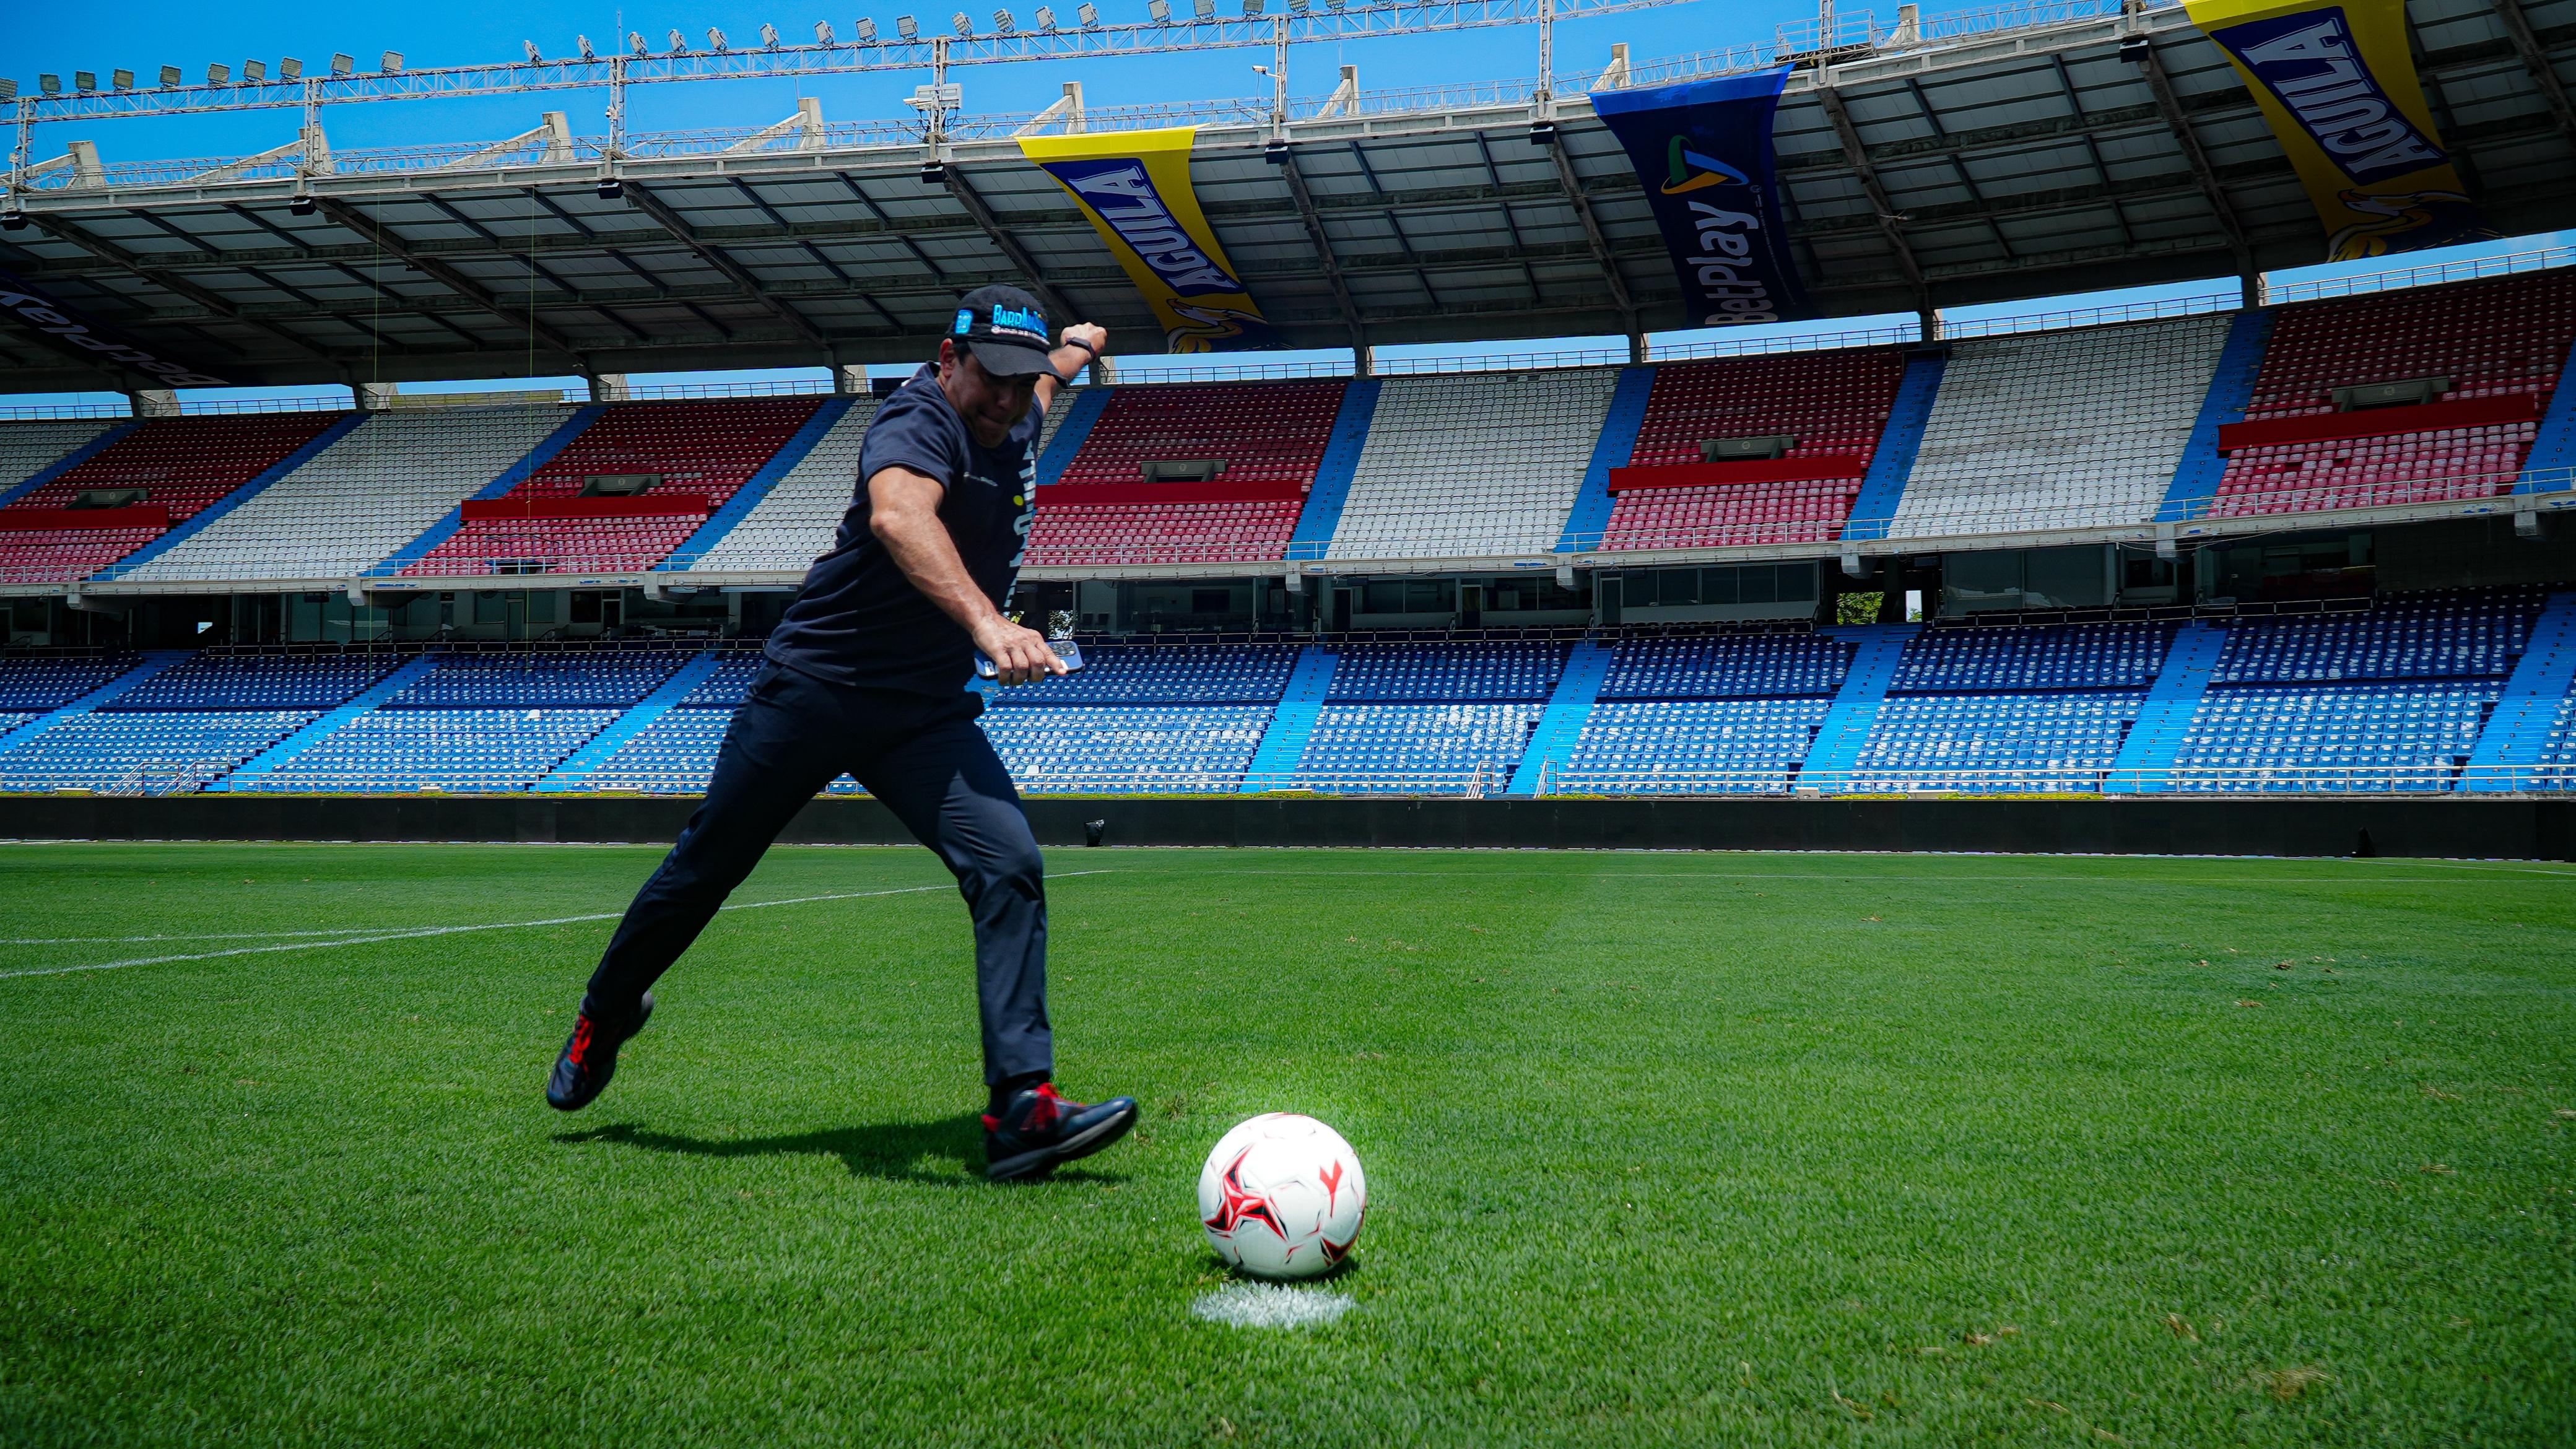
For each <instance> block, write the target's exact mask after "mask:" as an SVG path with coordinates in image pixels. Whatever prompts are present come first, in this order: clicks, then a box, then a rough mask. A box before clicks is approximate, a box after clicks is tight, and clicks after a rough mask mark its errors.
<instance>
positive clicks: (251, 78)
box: [242, 60, 268, 85]
mask: <svg viewBox="0 0 2576 1449" xmlns="http://www.w3.org/2000/svg"><path fill="white" fill-rule="evenodd" d="M266 79H268V62H267V61H264V60H246V61H243V62H242V83H243V84H244V85H257V84H259V83H260V82H261V81H264V80H266Z"/></svg>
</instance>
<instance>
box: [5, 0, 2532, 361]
mask: <svg viewBox="0 0 2576 1449" xmlns="http://www.w3.org/2000/svg"><path fill="white" fill-rule="evenodd" d="M1076 3H1078V0H1059V3H1057V5H1056V8H1057V9H1058V11H1059V12H1061V13H1064V14H1066V15H1068V16H1069V15H1070V13H1071V11H1072V9H1073V6H1074V4H1076ZM1099 3H1100V6H1101V11H1102V15H1103V18H1104V19H1106V20H1108V21H1109V22H1111V23H1120V22H1140V21H1143V20H1144V19H1145V18H1146V13H1145V0H1099ZM1220 4H1221V5H1222V6H1223V8H1225V9H1227V10H1229V11H1232V10H1234V9H1236V8H1237V6H1238V4H1239V0H1220ZM958 8H960V5H959V4H958V3H956V0H951V3H946V4H940V3H933V0H887V3H884V4H866V3H852V4H847V5H843V6H842V7H840V8H838V9H833V10H824V9H818V8H814V7H813V6H811V5H806V6H804V7H803V8H791V7H789V6H788V5H786V4H783V3H777V4H774V3H741V0H720V3H718V0H706V3H699V0H691V3H673V0H635V3H630V4H625V5H620V4H616V3H593V4H588V5H580V6H574V5H566V4H556V3H519V4H507V5H504V4H498V3H489V0H477V3H467V4H447V5H440V6H433V7H387V8H378V7H376V6H360V7H359V8H357V9H354V10H352V9H350V8H348V7H347V6H346V5H325V4H321V3H316V0H294V3H268V4H254V5H250V6H243V7H238V8H236V7H231V6H222V5H206V4H203V3H196V4H185V5H182V4H173V3H167V0H138V3H127V4H122V5H115V6H110V7H108V8H106V9H93V8H91V7H89V6H85V5H42V6H38V5H30V6H28V7H27V9H26V10H25V11H23V12H22V13H20V14H18V15H16V16H15V17H14V18H13V19H12V21H11V36H10V50H9V54H8V56H7V57H6V59H0V74H5V75H9V76H11V77H13V78H14V79H16V80H17V82H18V84H19V85H20V87H21V88H22V89H27V90H32V89H34V87H35V83H36V76H37V74H38V73H39V72H44V71H52V72H55V73H57V74H61V75H64V76H66V77H68V76H69V75H70V73H71V72H73V71H76V70H91V71H96V72H99V73H101V74H105V73H106V72H108V71H110V70H113V69H116V68H118V67H125V68H129V69H132V70H134V71H137V72H139V73H141V74H144V75H147V76H148V75H151V74H153V73H154V72H156V71H157V70H158V69H159V68H160V67H161V66H163V65H176V66H178V67H180V68H181V69H182V71H184V72H185V73H186V74H187V75H188V76H189V77H190V78H191V79H195V78H198V77H201V76H202V75H203V74H204V73H205V68H206V65H207V64H208V63H209V62H222V63H224V64H226V65H229V66H231V67H233V68H234V69H235V71H236V72H238V71H239V69H240V67H241V64H242V62H243V61H244V60H246V59H251V58H258V59H261V60H265V61H266V62H268V63H269V65H270V66H271V67H272V68H274V67H275V65H276V63H277V61H278V60H279V59H280V58H281V57H284V56H290V55H291V56H295V57H298V58H300V59H302V60H303V61H304V62H305V63H306V65H307V66H308V67H310V68H312V69H315V70H319V69H321V68H323V67H324V66H325V65H326V64H327V62H328V60H329V57H330V55H331V53H332V52H333V51H346V52H348V53H349V54H351V55H354V56H358V57H360V63H361V64H362V65H365V66H369V67H372V66H373V65H374V64H375V57H377V56H378V55H379V54H381V53H382V52H384V51H386V50H397V51H400V52H402V54H403V56H404V58H405V60H406V62H407V63H408V64H409V65H411V66H413V67H422V66H434V65H455V64H468V63H475V62H489V61H505V60H513V59H517V58H518V57H519V56H520V54H521V49H520V47H521V42H522V41H534V42H536V44H537V46H538V47H539V49H540V50H541V51H542V52H544V53H545V54H548V55H568V54H571V53H572V50H573V38H574V36H575V35H577V34H586V35H588V36H589V37H590V39H591V41H592V43H593V44H594V45H595V46H597V47H598V48H600V49H601V50H606V49H607V48H608V46H609V45H610V44H611V43H612V41H611V37H613V36H618V35H622V34H624V33H626V32H627V31H640V32H642V33H643V34H644V35H645V36H647V37H648V38H650V39H651V40H652V42H653V44H654V47H655V49H657V50H659V49H661V48H662V39H661V37H662V36H663V34H664V33H665V32H667V31H669V30H671V29H673V28H678V29H681V30H683V31H685V32H687V33H688V35H689V36H690V39H691V43H692V45H696V44H698V43H699V42H700V41H701V40H702V39H703V37H704V34H705V32H706V29H707V27H708V26H711V25H713V26H720V27H722V28H723V29H724V30H725V31H726V33H727V34H728V36H730V37H731V38H732V39H733V40H734V42H735V43H736V44H737V45H739V44H742V43H745V42H754V43H756V37H757V35H758V32H759V28H760V26H761V24H762V22H764V21H766V22H769V23H772V24H775V25H776V26H777V27H778V28H779V30H780V32H781V33H782V34H784V35H786V36H788V37H790V38H792V39H798V40H802V39H807V38H810V37H811V35H812V34H813V26H814V22H815V21H817V20H829V21H830V22H831V23H832V25H833V26H834V28H835V29H836V30H837V31H838V32H839V33H840V34H841V35H842V36H844V37H847V36H849V35H850V34H851V33H852V30H853V27H854V23H855V22H856V20H857V19H858V17H859V16H861V15H869V16H872V17H873V18H875V20H876V21H877V23H878V24H879V25H880V26H881V27H883V28H885V29H886V30H888V31H889V32H890V31H891V30H892V28H893V21H894V18H895V16H896V15H897V14H900V13H905V12H907V11H908V12H909V13H912V14H915V15H917V16H919V17H920V18H921V20H922V21H923V28H924V29H925V30H931V29H939V28H945V25H946V17H947V16H948V14H950V13H951V12H953V11H954V10H956V9H958ZM992 8H993V0H980V3H978V4H975V5H972V6H969V7H968V10H969V13H970V14H971V15H973V16H974V18H975V20H976V22H977V24H978V26H979V27H982V26H986V25H989V24H990V21H991V11H992ZM1011 8H1012V9H1013V11H1014V12H1015V13H1016V15H1017V16H1018V18H1019V20H1020V22H1021V23H1023V24H1026V23H1029V20H1030V16H1031V15H1032V14H1033V13H1034V11H1035V8H1036V5H1035V0H1011ZM1176 8H1180V9H1184V10H1186V3H1185V0H1180V3H1176ZM1929 8H1930V9H1932V10H1933V11H1935V12H1938V11H1941V10H1945V9H1949V8H1953V7H1951V6H1949V5H1944V4H1940V3H1934V4H1933V5H1931V6H1930V7H1929ZM1813 14H1814V9H1813V6H1812V5H1811V4H1809V3H1807V0H1733V3H1722V0H1692V3H1686V4H1679V5H1673V6H1669V7H1664V8H1658V9H1653V10H1641V11H1633V12H1629V13H1626V14H1620V15H1610V16H1604V17H1600V18H1597V19H1591V20H1583V21H1573V22H1567V23H1565V24H1561V25H1560V26H1558V28H1557V64H1558V69H1559V70H1560V71H1575V70H1579V69H1582V68H1585V67H1588V66H1591V65H1594V64H1602V63H1607V61H1608V59H1609V54H1610V46H1611V44H1612V43H1613V42H1614V41H1626V42H1628V43H1629V44H1630V46H1631V49H1632V51H1633V53H1634V55H1635V57H1636V58H1637V59H1638V60H1639V61H1641V62H1642V61H1645V60H1649V59H1652V58H1655V57H1660V56H1671V55H1682V54H1688V53H1691V52H1695V51H1702V50H1712V49H1719V48H1723V47H1728V46H1734V45H1741V44H1746V43H1749V42H1754V41H1761V40H1767V39H1769V38H1770V37H1771V35H1772V33H1773V31H1774V28H1775V27H1776V26H1778V25H1780V24H1782V23H1785V22H1796V21H1802V20H1805V19H1807V18H1809V17H1811V16H1812V15H1813ZM1267 59H1268V56H1267V54H1266V53H1265V52H1262V51H1253V50H1228V51H1211V52H1202V53H1196V54H1189V55H1169V56H1133V57H1120V58H1109V59H1097V60H1085V61H1079V62H1049V63H1043V64H1025V65H996V66H977V67H967V68H963V69H960V70H958V71H956V72H953V73H952V74H953V75H954V78H956V79H957V80H958V81H959V82H960V84H962V85H963V86H964V88H965V103H966V109H967V110H969V111H977V112H985V111H1015V110H1033V109H1036V108H1038V107H1040V106H1043V105H1045V104H1046V103H1047V102H1049V101H1051V100H1053V99H1054V98H1055V97H1056V96H1057V95H1058V94H1060V93H1061V91H1062V86H1063V82H1065V81H1067V80H1080V81H1082V82H1083V85H1084V90H1085V93H1086V96H1087V98H1088V99H1089V101H1090V103H1091V104H1092V105H1094V106H1112V105H1121V104H1134V103H1143V102H1150V101H1156V100H1169V99H1175V98H1194V99H1196V98H1216V97H1226V96H1248V95H1257V94H1262V93H1264V92H1266V90H1267V88H1268V82H1267V81H1266V80H1264V79H1263V78H1261V77H1259V76H1256V75H1254V74H1253V73H1252V65H1253V63H1254V62H1255V61H1261V60H1267ZM1537 62H1538V40H1537V32H1536V30H1535V29H1534V28H1532V27H1526V26H1520V27H1499V28H1495V29H1490V30H1471V31H1463V32H1454V33H1449V34H1443V35H1436V36H1426V37H1419V38H1402V37H1388V38H1378V39H1371V40H1365V41H1359V42H1349V43H1339V44H1331V45H1323V44H1318V45H1306V46H1299V47H1296V48H1295V50H1294V51H1293V52H1292V54H1291V56H1290V62H1289V73H1290V78H1291V89H1292V90H1294V91H1295V92H1296V93H1298V94H1300V95H1320V94H1323V93H1324V92H1327V91H1329V90H1330V89H1331V88H1332V84H1333V81H1334V79H1335V77H1336V75H1337V68H1338V67H1339V66H1340V65H1343V64H1356V65H1358V66H1359V67H1360V80H1361V84H1362V85H1363V86H1366V87H1368V88H1369V89H1372V90H1376V89H1390V88H1398V87H1408V86H1423V85H1435V84H1441V83H1446V82H1460V81H1476V80H1491V79H1497V78H1509V77H1522V76H1528V75H1531V74H1534V73H1535V72H1536V70H1537ZM927 79H928V75H927V72H926V71H925V72H923V73H919V74H913V73H889V74H882V75H873V76H845V77H830V78H825V79H822V80H818V81H814V82H809V83H807V85H806V90H808V91H810V93H812V94H815V95H817V96H819V97H820V99H821V100H822V102H823V109H824V114H825V115H826V116H827V117H828V118H830V119H833V120H864V119H878V118H889V117H902V116H908V115H910V114H911V113H910V111H909V110H908V109H907V108H906V107H905V106H904V105H903V98H904V97H906V96H908V95H909V94H910V93H911V90H912V87H913V86H915V85H917V84H920V83H921V82H923V81H925V80H927ZM799 94H800V90H799V87H798V86H796V85H794V84H790V83H787V82H775V81H722V82H698V83H691V84H677V85H657V86H643V87H637V88H635V89H634V90H632V91H631V92H630V93H629V95H630V100H629V120H628V126H629V128H630V129H631V130H636V131H654V130H694V129H701V128H715V127H726V126H750V125H759V124H764V123H767V122H770V121H774V120H777V119H778V118H780V117H782V116H786V115H788V114H790V113H791V112H792V111H793V110H794V109H795V105H796V100H797V98H798V96H799ZM604 104H605V97H604V95H603V94H599V93H588V92H558V93H553V94H551V95H548V96H545V97H543V98H530V99H528V100H526V101H520V100H515V99H513V100H466V101H405V102H378V103H372V104H363V105H346V106H338V107H333V108H329V109H327V110H326V111H325V112H324V114H323V122H324V126H325V129H326V130H327V131H328V132H329V133H330V136H331V141H332V145H333V147H334V149H337V150H344V151H345V150H354V149H361V148H366V147H375V146H397V145H405V144H421V143H430V142H441V141H466V140H486V139H492V138H497V137H500V136H506V135H511V134H514V133H516V132H519V131H523V130H526V129H527V128H528V127H530V126H532V125H534V124H536V119H537V117H536V113H537V112H538V111H539V110H547V109H562V110H566V111H568V112H570V113H571V119H572V123H573V126H574V129H575V130H576V131H579V132H582V133H584V134H593V133H597V132H601V131H604V130H605V129H606V126H605V123H604V121H603V120H602V118H601V114H600V113H601V110H602V108H603V106H604ZM294 124H295V118H294V115H293V113H292V112H289V111H252V112H242V113H234V114H225V115H213V116H191V117H185V118H177V119H159V120H154V119H117V120H108V121H83V122H74V123H57V124H53V125H48V126H43V127H39V128H38V129H37V133H36V135H35V137H34V146H33V154H34V155H35V156H36V157H38V158H43V157H48V156H56V155H60V154H62V152H63V151H64V150H65V149H66V147H67V146H68V143H69V142H71V141H73V140H92V141H95V142H97V143H98V145H99V149H100V151H101V152H102V153H103V154H104V155H105V156H106V157H107V158H108V159H110V160H147V159H164V158H175V157H195V156H217V157H220V156H235V155H243V154H247V153H250V152H253V151H259V150H264V149H266V148H268V147H270V146H275V145H278V144H281V143H282V142H284V141H286V140H287V139H289V138H290V137H291V135H292V132H293V127H294ZM2543 240H2555V239H2554V238H2553V239H2527V238H2526V239H2517V240H2515V241H2513V242H2511V243H2508V244H2506V245H2504V246H2501V247H2487V248H2476V249H2467V250H2471V251H2476V250H2486V251H2494V250H2516V249H2522V248H2527V247H2530V246H2534V245H2538V244H2541V242H2542V241H2543ZM2446 255H2447V254H2446ZM2409 260H2410V261H2411V260H2415V259H2414V258H2410V259H2409ZM2387 265H2389V264H2388V263H2385V262H2383V263H2376V264H2362V265H2361V266H2360V268H2359V269H2362V270H2381V269H2383V268H2385V267H2386V266H2387ZM2327 270H2332V269H2327ZM2212 287H2213V283H2210V282H2190V283H2182V284H2177V285H2175V286H2171V287H2163V288H2155V289H2147V290H2146V291H2144V292H2141V293H2138V294H2135V295H2139V296H2155V295H2180V294H2187V293H2195V292H2205V291H2209V290H2211V289H2212ZM2091 300H2094V299H2067V298H2036V299H2032V300H2030V301H2027V302H2021V303H2013V304H2009V305H2006V306H2003V307H1982V308H1975V309H1969V311H1968V312H1965V313H1958V314H1954V315H1963V316H1964V315H1992V314H1994V313H1997V312H2022V311H2049V310H2055V309H2058V308H2063V307H2067V306H2070V305H2081V304H2084V303H2087V302H2089V301H2091ZM1870 320H1871V319H1862V318H1836V319H1831V320H1829V321H1826V322H1822V323H1814V324H1787V325H1788V327H1789V328H1791V329H1794V330H1838V329H1843V328H1849V327H1855V326H1863V325H1867V324H1868V322H1869V321H1870ZM1512 345H1513V346H1515V347H1519V346H1524V345H1526V346H1527V347H1530V348H1532V349H1539V348H1553V347H1563V346H1581V345H1596V346H1603V347H1610V346H1617V345H1619V342H1618V339H1615V338H1600V339H1559V340H1556V341H1552V342H1532V343H1529V344H1512ZM1459 350H1478V351H1481V350H1485V349H1484V348H1482V347H1481V346H1480V347H1478V348H1474V349H1456V348H1407V349H1402V351H1404V352H1407V353H1422V352H1445V351H1459ZM1309 355H1312V356H1316V357H1324V356H1336V355H1342V354H1289V356H1292V357H1304V356H1309ZM1122 366H1126V367H1128V368H1129V370H1130V372H1131V374H1132V373H1136V372H1141V371H1144V370H1145V369H1146V368H1148V367H1150V364H1142V363H1137V364H1130V363H1127V362H1124V361H1122ZM810 371H812V373H813V374H814V375H816V376H820V375H821V372H820V369H812V370H810ZM795 375H801V374H799V373H796V372H768V373H740V374H721V375H719V374H686V375H685V376H686V377H688V378H699V377H708V378H712V377H717V376H722V377H725V378H727V379H740V378H750V377H763V376H795ZM681 376H683V375H672V377H670V378H663V379H656V380H677V379H678V378H679V377H681ZM639 380H643V379H640V378H639ZM545 381H555V380H545ZM562 381H573V380H562ZM491 385H493V384H492V383H491V382H489V381H484V382H472V381H460V382H458V383H457V384H455V386H457V387H467V388H470V387H488V386H491ZM521 385H524V383H523V384H521ZM573 385H575V386H578V383H577V381H573ZM228 391H230V392H234V393H256V392H272V393H274V392H286V393H294V392H312V391H315V390H314V389H311V388H301V389H295V388H289V389H239V390H228ZM77 396H78V397H79V398H81V399H96V400H110V399H112V398H113V395H90V394H81V395H77ZM72 400H74V398H73V397H71V396H66V395H62V394H54V395H49V396H45V397H41V398H37V397H28V398H12V397H0V406H6V405H10V404H21V403H60V402H66V401H72Z"/></svg>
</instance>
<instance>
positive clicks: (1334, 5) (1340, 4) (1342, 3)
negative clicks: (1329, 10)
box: [1324, 0, 1348, 10]
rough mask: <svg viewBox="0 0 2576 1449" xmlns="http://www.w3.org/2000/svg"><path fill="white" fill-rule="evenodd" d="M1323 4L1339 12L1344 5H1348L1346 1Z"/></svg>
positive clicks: (1325, 0)
mask: <svg viewBox="0 0 2576 1449" xmlns="http://www.w3.org/2000/svg"><path fill="white" fill-rule="evenodd" d="M1324 3H1325V4H1327V5H1330V6H1332V7H1333V8H1334V9H1336V10H1339V9H1341V8H1342V6H1343V5H1344V4H1346V3H1348V0H1324Z"/></svg>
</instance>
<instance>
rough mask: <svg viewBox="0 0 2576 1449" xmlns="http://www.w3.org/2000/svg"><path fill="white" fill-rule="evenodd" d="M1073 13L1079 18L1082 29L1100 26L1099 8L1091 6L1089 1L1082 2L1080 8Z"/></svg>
mask: <svg viewBox="0 0 2576 1449" xmlns="http://www.w3.org/2000/svg"><path fill="white" fill-rule="evenodd" d="M1073 13H1074V14H1075V15H1077V16H1079V17H1081V19H1082V28H1083V29H1085V30H1089V29H1092V28H1093V27H1095V26H1097V25H1098V24H1100V7H1099V6H1097V5H1094V4H1092V3H1091V0H1083V4H1082V8H1081V9H1079V10H1076V11H1075V12H1073Z"/></svg>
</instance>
